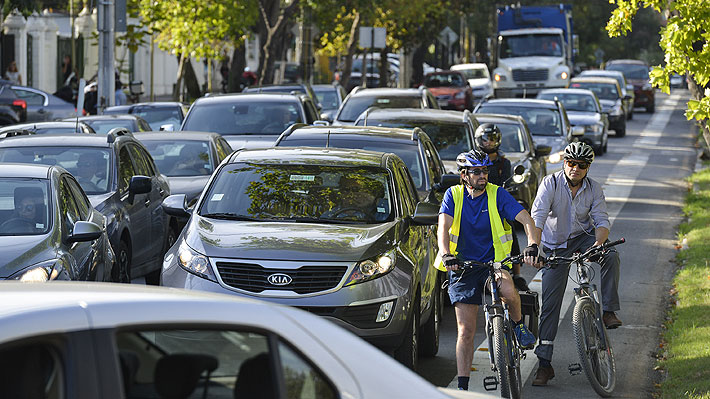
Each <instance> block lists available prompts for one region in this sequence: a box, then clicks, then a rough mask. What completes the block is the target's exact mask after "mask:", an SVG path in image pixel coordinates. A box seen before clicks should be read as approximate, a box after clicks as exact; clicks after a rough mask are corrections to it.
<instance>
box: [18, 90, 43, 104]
mask: <svg viewBox="0 0 710 399" xmlns="http://www.w3.org/2000/svg"><path fill="white" fill-rule="evenodd" d="M13 91H14V92H15V94H16V95H17V98H21V99H23V100H25V101H26V102H27V105H44V101H45V97H44V96H43V95H42V94H40V93H36V92H34V91H30V90H22V89H19V88H13Z"/></svg>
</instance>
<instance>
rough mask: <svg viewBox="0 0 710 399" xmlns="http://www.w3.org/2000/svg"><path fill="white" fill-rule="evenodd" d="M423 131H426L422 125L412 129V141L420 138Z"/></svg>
mask: <svg viewBox="0 0 710 399" xmlns="http://www.w3.org/2000/svg"><path fill="white" fill-rule="evenodd" d="M422 133H424V131H423V130H422V128H420V127H415V128H414V129H412V141H417V140H419V135H420V134H422Z"/></svg>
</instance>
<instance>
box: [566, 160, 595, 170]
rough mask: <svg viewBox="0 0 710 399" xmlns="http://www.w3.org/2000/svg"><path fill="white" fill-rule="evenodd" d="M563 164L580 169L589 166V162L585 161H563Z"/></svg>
mask: <svg viewBox="0 0 710 399" xmlns="http://www.w3.org/2000/svg"><path fill="white" fill-rule="evenodd" d="M565 164H566V165H567V166H568V167H570V168H574V167H575V166H576V167H578V168H580V169H587V168H588V167H589V163H587V162H577V161H565Z"/></svg>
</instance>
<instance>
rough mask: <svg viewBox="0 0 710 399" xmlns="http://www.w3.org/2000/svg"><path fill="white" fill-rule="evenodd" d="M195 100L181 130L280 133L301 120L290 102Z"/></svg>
mask: <svg viewBox="0 0 710 399" xmlns="http://www.w3.org/2000/svg"><path fill="white" fill-rule="evenodd" d="M241 99H242V100H243V101H238V102H232V103H228V102H219V103H204V102H203V103H199V102H198V103H196V104H194V105H193V106H192V109H191V110H190V113H189V114H188V116H187V119H185V123H184V125H183V127H182V129H181V130H193V131H198V132H215V133H220V134H254V135H259V134H268V135H277V134H281V132H283V131H284V130H286V129H287V128H288V127H289V126H291V125H292V124H294V123H300V122H303V119H301V113H300V112H299V108H298V104H297V103H296V102H293V101H289V102H276V101H253V100H252V101H250V100H249V99H248V96H244V97H242V98H241Z"/></svg>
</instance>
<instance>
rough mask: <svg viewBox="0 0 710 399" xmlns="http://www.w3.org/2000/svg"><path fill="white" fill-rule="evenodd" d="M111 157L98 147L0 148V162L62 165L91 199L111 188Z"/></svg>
mask: <svg viewBox="0 0 710 399" xmlns="http://www.w3.org/2000/svg"><path fill="white" fill-rule="evenodd" d="M110 154H111V153H110V152H109V150H108V149H103V148H98V147H15V148H7V147H6V148H0V162H19V163H35V164H42V165H59V166H61V167H63V168H64V169H66V170H67V171H69V173H71V174H72V175H74V177H75V178H76V181H77V182H79V184H80V185H81V188H82V189H84V192H85V193H86V194H88V195H93V194H104V193H107V192H108V191H109V189H110V187H111V176H112V173H111V165H112V164H113V163H112V162H111V155H110Z"/></svg>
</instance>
